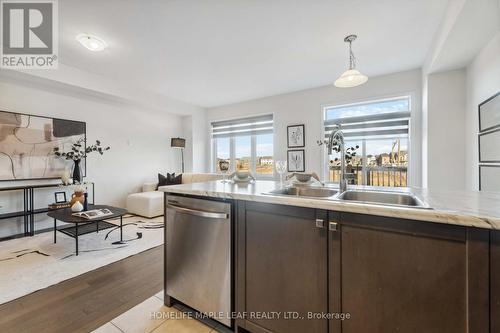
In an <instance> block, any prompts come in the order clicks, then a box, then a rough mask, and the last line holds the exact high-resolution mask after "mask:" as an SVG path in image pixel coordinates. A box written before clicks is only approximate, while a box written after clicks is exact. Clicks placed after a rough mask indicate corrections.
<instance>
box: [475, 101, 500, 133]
mask: <svg viewBox="0 0 500 333" xmlns="http://www.w3.org/2000/svg"><path fill="white" fill-rule="evenodd" d="M478 111H479V132H483V131H487V130H491V129H494V128H497V127H500V92H498V93H496V94H495V95H493V96H491V97H490V98H488V99H487V100H485V101H484V102H482V103H481V104H479V106H478Z"/></svg>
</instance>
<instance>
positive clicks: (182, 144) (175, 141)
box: [170, 138, 186, 173]
mask: <svg viewBox="0 0 500 333" xmlns="http://www.w3.org/2000/svg"><path fill="white" fill-rule="evenodd" d="M170 147H172V148H180V150H181V161H182V173H184V148H186V139H182V138H172V139H171V140H170Z"/></svg>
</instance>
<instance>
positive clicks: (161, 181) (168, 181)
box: [158, 172, 182, 186]
mask: <svg viewBox="0 0 500 333" xmlns="http://www.w3.org/2000/svg"><path fill="white" fill-rule="evenodd" d="M178 184H182V174H180V175H178V176H176V175H175V172H174V173H172V174H170V173H167V176H166V177H165V176H164V175H162V174H161V173H159V174H158V186H166V185H178Z"/></svg>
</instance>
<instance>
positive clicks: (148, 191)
mask: <svg viewBox="0 0 500 333" xmlns="http://www.w3.org/2000/svg"><path fill="white" fill-rule="evenodd" d="M220 178H221V176H220V175H217V174H213V173H183V174H182V183H183V184H190V183H202V182H207V181H211V180H217V179H220ZM157 187H158V183H145V184H144V185H142V192H140V193H133V194H130V195H129V196H128V197H127V210H128V212H129V213H131V214H135V215H140V216H144V217H147V218H152V217H157V216H162V215H163V191H158V190H157V189H156V188H157ZM167 187H168V186H161V188H167Z"/></svg>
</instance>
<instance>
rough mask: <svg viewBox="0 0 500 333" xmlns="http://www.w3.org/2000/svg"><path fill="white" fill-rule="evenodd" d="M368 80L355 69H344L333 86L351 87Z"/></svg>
mask: <svg viewBox="0 0 500 333" xmlns="http://www.w3.org/2000/svg"><path fill="white" fill-rule="evenodd" d="M366 81H368V77H367V76H366V75H363V74H361V73H360V72H359V71H358V70H357V69H349V70H346V71H345V72H344V73H343V74H342V75H341V76H340V77H339V78H338V79H337V80H335V87H338V88H352V87H356V86H359V85H361V84H363V83H365V82H366Z"/></svg>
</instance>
